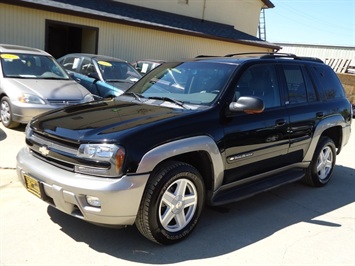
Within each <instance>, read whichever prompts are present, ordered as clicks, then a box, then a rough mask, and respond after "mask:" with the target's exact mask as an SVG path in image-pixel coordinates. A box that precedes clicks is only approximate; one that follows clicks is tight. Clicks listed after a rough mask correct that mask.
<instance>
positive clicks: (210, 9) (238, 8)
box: [115, 0, 264, 36]
mask: <svg viewBox="0 0 355 266" xmlns="http://www.w3.org/2000/svg"><path fill="white" fill-rule="evenodd" d="M115 1H116V2H122V3H126V4H131V5H137V6H141V7H146V8H152V9H156V10H160V11H165V12H171V13H175V14H179V15H184V16H189V17H193V18H197V19H204V20H208V21H214V22H218V23H222V24H227V25H231V26H233V27H234V28H235V29H237V30H240V31H243V32H246V33H248V34H250V35H253V36H256V34H257V30H258V24H259V17H260V10H261V7H262V6H264V3H263V2H262V1H261V0H149V1H147V0H115ZM186 2H187V3H188V4H186Z"/></svg>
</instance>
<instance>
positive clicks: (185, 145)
mask: <svg viewBox="0 0 355 266" xmlns="http://www.w3.org/2000/svg"><path fill="white" fill-rule="evenodd" d="M194 151H205V152H207V153H208V154H209V156H210V158H211V163H212V165H213V180H214V188H217V187H218V186H220V185H221V184H222V180H223V173H224V163H223V159H222V156H221V153H220V151H219V149H218V147H217V144H216V143H215V141H214V140H213V139H212V138H211V137H208V136H196V137H191V138H185V139H180V140H175V141H172V142H169V143H165V144H163V145H160V146H158V147H155V148H154V149H152V150H150V151H149V152H147V153H146V154H145V155H144V156H143V157H142V159H141V161H140V162H139V165H138V168H137V174H139V173H147V172H151V171H153V169H154V168H155V167H156V166H157V165H158V164H159V163H160V162H162V161H164V160H166V159H168V158H171V157H174V156H176V155H180V154H184V153H189V152H194Z"/></svg>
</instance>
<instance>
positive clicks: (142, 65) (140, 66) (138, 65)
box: [131, 59, 166, 75]
mask: <svg viewBox="0 0 355 266" xmlns="http://www.w3.org/2000/svg"><path fill="white" fill-rule="evenodd" d="M165 62H166V61H164V60H156V59H142V60H137V61H134V62H132V63H131V65H132V66H133V67H134V68H135V69H136V70H137V71H138V72H139V73H141V74H142V75H145V74H147V73H148V72H149V71H151V70H152V69H154V68H156V67H158V66H160V65H161V64H163V63H165Z"/></svg>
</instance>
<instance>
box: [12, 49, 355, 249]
mask: <svg viewBox="0 0 355 266" xmlns="http://www.w3.org/2000/svg"><path fill="white" fill-rule="evenodd" d="M174 80H176V81H178V84H174V83H173V82H174ZM352 121H353V120H352V118H351V105H350V102H349V100H348V99H347V98H346V95H345V92H344V88H343V87H342V84H341V83H340V81H339V79H338V77H337V75H336V74H335V73H334V71H333V70H332V69H331V68H330V67H329V66H327V65H326V64H324V63H323V62H322V61H320V60H316V59H314V58H304V57H297V56H295V55H283V54H281V55H280V54H265V55H260V54H259V55H254V57H245V58H239V57H213V58H194V59H191V60H183V61H179V62H168V63H165V64H163V65H161V66H159V67H157V68H155V69H153V70H152V71H150V72H149V73H148V74H146V75H145V76H144V77H143V78H141V79H140V80H139V81H138V82H137V83H136V84H135V85H133V86H132V87H131V88H130V89H128V90H127V91H126V92H125V93H124V94H122V95H120V96H118V97H116V98H115V99H114V100H112V99H111V100H107V99H106V100H101V101H95V102H93V103H89V104H85V105H83V106H81V108H75V107H74V108H71V107H67V108H63V109H61V110H57V111H53V112H51V113H49V114H48V113H47V114H46V115H43V116H40V117H37V118H36V119H34V120H32V121H31V123H29V124H28V126H27V128H26V144H27V147H25V148H23V149H22V150H21V151H20V152H19V153H18V155H17V174H18V176H19V179H20V180H21V182H22V183H23V185H24V187H25V188H26V189H27V190H28V191H29V192H31V193H33V194H34V195H36V196H37V197H38V198H40V199H42V200H44V201H46V202H47V203H48V204H51V205H52V206H54V207H55V208H57V209H59V210H61V211H62V212H64V213H67V214H68V215H72V216H73V217H76V218H80V219H82V220H85V221H88V222H91V223H94V224H98V225H105V226H117V227H119V226H127V225H134V224H135V225H136V227H137V228H138V230H139V232H140V233H141V234H142V235H143V236H145V237H146V238H147V239H149V240H151V241H153V242H155V243H159V244H173V243H176V242H178V241H180V240H183V239H185V238H186V237H187V236H188V235H190V234H191V232H192V231H193V229H194V228H195V227H196V225H197V224H198V221H199V219H200V214H201V212H202V210H203V208H204V205H209V206H220V205H224V204H227V203H231V202H234V201H238V200H242V199H245V198H247V197H250V196H253V195H255V194H257V193H260V192H263V191H267V190H270V189H272V188H275V187H278V186H281V185H284V184H288V183H290V182H296V181H300V180H302V181H303V182H305V183H306V184H308V185H310V186H314V187H323V186H325V185H327V184H328V183H329V181H330V180H331V178H332V173H333V170H334V168H335V161H336V156H337V154H339V153H340V152H341V151H342V149H343V147H344V146H345V145H346V144H347V143H348V140H349V138H350V134H351V123H352ZM53 140H55V143H53ZM324 192H326V191H324ZM241 204H242V203H241ZM34 213H35V211H34ZM212 223H213V222H212ZM226 223H228V221H227V220H226ZM207 233H208V232H207ZM251 233H252V232H251Z"/></svg>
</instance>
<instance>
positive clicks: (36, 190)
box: [24, 175, 42, 198]
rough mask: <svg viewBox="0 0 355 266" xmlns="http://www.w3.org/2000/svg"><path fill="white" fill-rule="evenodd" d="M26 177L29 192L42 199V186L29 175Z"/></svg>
mask: <svg viewBox="0 0 355 266" xmlns="http://www.w3.org/2000/svg"><path fill="white" fill-rule="evenodd" d="M24 177H25V183H26V188H27V190H28V191H29V192H31V193H32V194H34V195H36V196H37V197H39V198H42V194H41V184H40V183H39V181H38V180H36V179H34V178H33V177H31V176H28V175H24Z"/></svg>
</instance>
